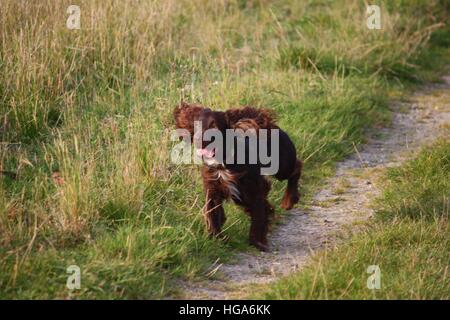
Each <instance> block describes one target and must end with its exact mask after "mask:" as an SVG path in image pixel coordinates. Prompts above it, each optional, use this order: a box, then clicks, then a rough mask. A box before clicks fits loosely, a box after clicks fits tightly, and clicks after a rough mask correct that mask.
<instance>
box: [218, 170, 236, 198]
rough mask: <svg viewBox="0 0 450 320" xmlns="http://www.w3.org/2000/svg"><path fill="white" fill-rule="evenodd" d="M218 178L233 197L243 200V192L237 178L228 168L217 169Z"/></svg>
mask: <svg viewBox="0 0 450 320" xmlns="http://www.w3.org/2000/svg"><path fill="white" fill-rule="evenodd" d="M217 179H218V180H219V181H220V182H221V184H222V186H223V187H224V189H225V190H226V191H227V193H228V194H229V195H230V197H231V198H233V199H237V200H241V194H240V192H239V189H238V187H237V178H236V176H234V175H233V174H232V173H231V172H229V171H228V170H217Z"/></svg>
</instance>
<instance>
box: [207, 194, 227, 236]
mask: <svg viewBox="0 0 450 320" xmlns="http://www.w3.org/2000/svg"><path fill="white" fill-rule="evenodd" d="M222 203H223V197H222V196H221V195H220V194H217V193H213V192H210V190H207V191H206V204H205V207H204V211H203V214H204V217H205V222H206V228H207V230H208V232H209V234H210V235H211V236H215V237H217V236H221V232H222V226H223V224H224V223H225V220H226V217H225V211H224V210H223V207H222Z"/></svg>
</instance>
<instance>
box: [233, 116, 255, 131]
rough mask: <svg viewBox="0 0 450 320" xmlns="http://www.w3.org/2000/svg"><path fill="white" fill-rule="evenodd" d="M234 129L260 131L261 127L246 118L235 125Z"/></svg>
mask: <svg viewBox="0 0 450 320" xmlns="http://www.w3.org/2000/svg"><path fill="white" fill-rule="evenodd" d="M232 129H242V130H244V131H247V130H250V129H254V130H256V131H258V130H259V129H260V127H259V125H258V124H257V123H256V121H255V120H254V119H250V118H244V119H241V120H239V121H238V122H236V123H235V124H233V125H232Z"/></svg>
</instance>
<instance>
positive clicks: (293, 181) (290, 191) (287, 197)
mask: <svg viewBox="0 0 450 320" xmlns="http://www.w3.org/2000/svg"><path fill="white" fill-rule="evenodd" d="M302 166H303V164H302V162H301V161H300V160H298V159H297V161H296V163H295V167H294V171H293V172H292V174H291V175H290V177H289V179H288V184H287V188H286V192H285V193H284V196H283V200H282V201H281V207H282V208H283V209H285V210H290V209H292V207H293V206H294V205H295V204H296V203H297V202H298V201H299V200H300V193H299V191H298V181H299V179H300V176H301V174H302Z"/></svg>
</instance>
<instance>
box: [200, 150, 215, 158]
mask: <svg viewBox="0 0 450 320" xmlns="http://www.w3.org/2000/svg"><path fill="white" fill-rule="evenodd" d="M197 154H198V155H199V156H204V157H206V158H212V157H214V150H208V149H197Z"/></svg>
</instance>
